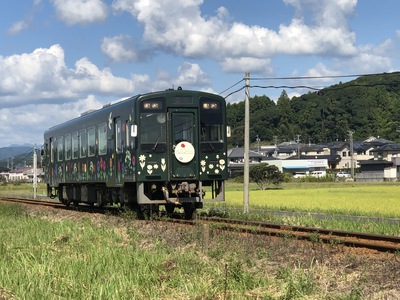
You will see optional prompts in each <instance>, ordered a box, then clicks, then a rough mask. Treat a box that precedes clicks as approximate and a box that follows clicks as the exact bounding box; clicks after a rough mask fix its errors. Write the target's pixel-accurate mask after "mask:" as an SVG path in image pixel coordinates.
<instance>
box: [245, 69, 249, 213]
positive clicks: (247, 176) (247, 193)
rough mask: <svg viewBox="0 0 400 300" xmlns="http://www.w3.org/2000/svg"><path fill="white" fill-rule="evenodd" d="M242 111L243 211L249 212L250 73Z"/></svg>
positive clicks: (247, 75)
mask: <svg viewBox="0 0 400 300" xmlns="http://www.w3.org/2000/svg"><path fill="white" fill-rule="evenodd" d="M245 82H246V83H245V84H246V89H245V94H246V97H245V100H244V103H245V106H244V107H245V111H244V169H243V170H244V174H243V212H244V213H245V214H246V213H248V212H249V181H250V180H249V169H250V167H249V150H250V141H249V140H250V103H249V102H250V73H249V72H246V75H245Z"/></svg>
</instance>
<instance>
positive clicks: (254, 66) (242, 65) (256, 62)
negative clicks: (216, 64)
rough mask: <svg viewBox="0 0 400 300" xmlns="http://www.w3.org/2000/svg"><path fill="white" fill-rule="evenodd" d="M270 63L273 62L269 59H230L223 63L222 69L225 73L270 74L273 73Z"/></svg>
mask: <svg viewBox="0 0 400 300" xmlns="http://www.w3.org/2000/svg"><path fill="white" fill-rule="evenodd" d="M270 63H271V60H270V59H269V58H266V59H262V58H253V57H240V58H230V57H228V58H226V59H225V60H224V61H222V62H221V67H222V70H223V71H224V72H242V73H243V72H251V73H253V72H256V73H264V74H270V73H272V67H271V66H270Z"/></svg>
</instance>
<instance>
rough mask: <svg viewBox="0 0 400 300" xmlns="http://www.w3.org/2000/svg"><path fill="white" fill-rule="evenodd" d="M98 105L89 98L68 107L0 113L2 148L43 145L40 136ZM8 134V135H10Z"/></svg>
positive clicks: (41, 106) (37, 107)
mask: <svg viewBox="0 0 400 300" xmlns="http://www.w3.org/2000/svg"><path fill="white" fill-rule="evenodd" d="M102 105H103V104H102V103H101V102H100V101H98V100H97V99H96V98H95V97H94V96H93V95H90V96H88V97H87V98H85V99H80V100H78V101H75V102H72V103H64V104H39V105H33V104H31V105H26V106H25V107H24V109H21V108H16V107H14V108H7V109H0V120H1V125H0V126H1V130H0V140H1V141H2V145H5V146H6V145H10V144H24V143H32V144H34V143H37V144H38V146H39V145H41V143H42V142H43V133H44V132H45V131H46V130H47V129H48V128H50V127H52V126H54V125H57V124H59V123H62V122H64V121H67V120H70V119H73V118H76V117H78V116H79V115H80V114H81V113H83V112H85V111H88V110H91V109H99V108H101V107H102ZM10 132H12V134H10Z"/></svg>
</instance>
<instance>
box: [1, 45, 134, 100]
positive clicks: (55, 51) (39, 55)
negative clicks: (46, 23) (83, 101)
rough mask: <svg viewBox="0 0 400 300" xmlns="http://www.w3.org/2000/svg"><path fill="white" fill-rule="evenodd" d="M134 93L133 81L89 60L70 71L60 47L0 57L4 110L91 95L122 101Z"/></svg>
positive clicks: (78, 63)
mask: <svg viewBox="0 0 400 300" xmlns="http://www.w3.org/2000/svg"><path fill="white" fill-rule="evenodd" d="M134 90H135V83H134V82H133V81H132V79H127V78H122V77H116V76H114V75H113V74H112V73H111V70H110V69H108V68H105V69H102V70H100V69H99V68H98V67H97V66H96V65H94V64H93V63H92V62H90V61H89V60H88V59H87V58H81V59H80V60H78V61H77V62H76V63H75V68H74V69H70V68H68V67H67V66H66V65H65V61H64V50H63V49H62V48H61V46H60V45H53V46H51V47H50V48H48V49H46V48H39V49H36V50H34V51H33V52H32V53H24V54H20V55H12V56H9V57H1V56H0V96H1V102H0V105H1V106H2V107H6V106H9V107H11V106H19V105H23V104H26V103H43V102H50V101H54V99H57V101H60V102H66V101H74V100H75V99H77V98H79V97H80V96H81V95H87V94H90V93H95V94H98V95H99V94H101V95H112V96H114V97H119V96H123V95H127V94H131V93H133V92H134Z"/></svg>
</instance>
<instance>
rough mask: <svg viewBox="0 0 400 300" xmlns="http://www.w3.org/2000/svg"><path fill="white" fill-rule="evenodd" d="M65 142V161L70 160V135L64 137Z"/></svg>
mask: <svg viewBox="0 0 400 300" xmlns="http://www.w3.org/2000/svg"><path fill="white" fill-rule="evenodd" d="M64 142H65V160H70V159H71V135H70V134H67V135H65V137H64Z"/></svg>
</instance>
